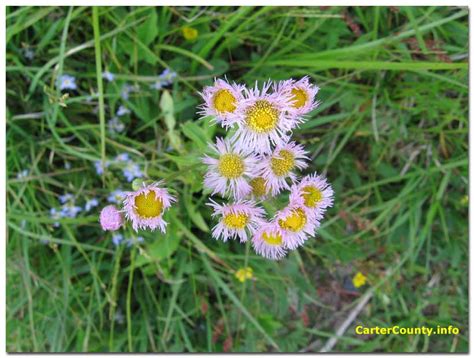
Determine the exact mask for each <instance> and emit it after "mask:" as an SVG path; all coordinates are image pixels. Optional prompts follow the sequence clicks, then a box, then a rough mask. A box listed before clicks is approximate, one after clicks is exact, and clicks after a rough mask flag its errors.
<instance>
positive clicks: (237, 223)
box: [223, 213, 249, 229]
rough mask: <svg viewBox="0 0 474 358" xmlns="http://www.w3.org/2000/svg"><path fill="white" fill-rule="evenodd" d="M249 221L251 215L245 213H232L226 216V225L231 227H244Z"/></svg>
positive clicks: (224, 220) (224, 219)
mask: <svg viewBox="0 0 474 358" xmlns="http://www.w3.org/2000/svg"><path fill="white" fill-rule="evenodd" d="M248 221H249V216H248V215H247V214H244V213H230V214H227V215H225V216H224V218H223V222H224V225H225V226H227V227H228V228H229V229H243V228H245V226H246V225H247V223H248Z"/></svg>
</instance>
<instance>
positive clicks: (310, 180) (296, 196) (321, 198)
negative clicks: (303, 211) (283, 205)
mask: <svg viewBox="0 0 474 358" xmlns="http://www.w3.org/2000/svg"><path fill="white" fill-rule="evenodd" d="M333 196H334V192H333V190H332V188H331V185H330V184H329V183H328V182H327V180H326V179H325V178H324V177H323V176H321V175H317V174H316V173H314V174H312V175H307V176H305V177H303V179H301V181H300V182H299V184H295V185H293V186H292V187H291V193H290V202H291V203H298V202H302V203H303V205H304V206H306V207H307V208H309V209H312V210H317V211H318V212H321V213H324V211H325V210H326V208H328V207H331V206H332V203H333Z"/></svg>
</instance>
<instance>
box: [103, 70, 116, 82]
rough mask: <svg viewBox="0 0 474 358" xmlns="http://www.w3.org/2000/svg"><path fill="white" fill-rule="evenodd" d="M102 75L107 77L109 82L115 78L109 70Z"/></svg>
mask: <svg viewBox="0 0 474 358" xmlns="http://www.w3.org/2000/svg"><path fill="white" fill-rule="evenodd" d="M102 77H103V78H105V79H106V80H107V81H109V82H112V81H113V80H114V79H115V75H114V74H113V73H111V72H109V71H105V72H103V73H102Z"/></svg>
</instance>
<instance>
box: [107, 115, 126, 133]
mask: <svg viewBox="0 0 474 358" xmlns="http://www.w3.org/2000/svg"><path fill="white" fill-rule="evenodd" d="M107 126H108V127H109V133H111V134H114V133H120V132H122V131H123V130H124V129H125V124H123V123H122V121H121V120H120V119H118V117H113V118H112V119H110V120H109V121H108V122H107Z"/></svg>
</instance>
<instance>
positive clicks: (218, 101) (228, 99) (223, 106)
mask: <svg viewBox="0 0 474 358" xmlns="http://www.w3.org/2000/svg"><path fill="white" fill-rule="evenodd" d="M213 101H214V108H215V109H216V111H217V112H220V113H226V112H230V113H232V112H234V111H235V108H236V105H235V104H236V99H235V97H234V95H233V94H232V92H230V91H229V90H226V89H221V90H218V91H217V92H216V93H215V94H214V97H213Z"/></svg>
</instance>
